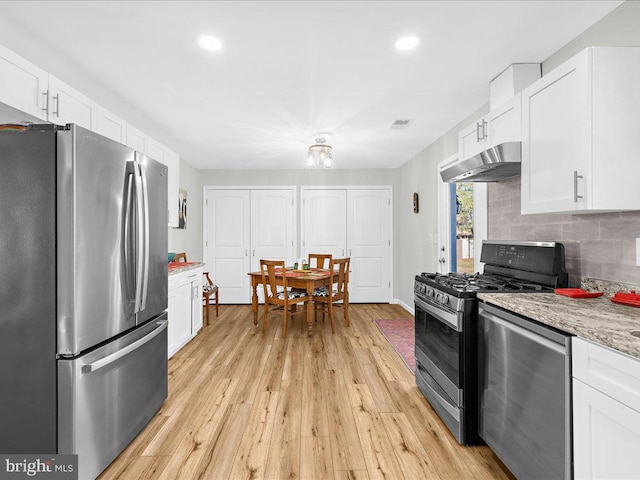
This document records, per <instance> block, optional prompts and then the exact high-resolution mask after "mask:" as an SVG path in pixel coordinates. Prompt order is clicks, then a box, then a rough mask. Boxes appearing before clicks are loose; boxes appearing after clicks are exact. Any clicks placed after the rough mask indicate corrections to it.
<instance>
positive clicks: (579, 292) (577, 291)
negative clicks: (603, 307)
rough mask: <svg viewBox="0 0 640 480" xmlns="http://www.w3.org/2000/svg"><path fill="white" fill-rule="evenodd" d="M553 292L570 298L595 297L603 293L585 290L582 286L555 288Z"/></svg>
mask: <svg viewBox="0 0 640 480" xmlns="http://www.w3.org/2000/svg"><path fill="white" fill-rule="evenodd" d="M554 292H556V293H557V294H558V295H564V296H565V297H571V298H595V297H601V296H602V295H603V294H604V292H587V291H586V290H583V289H582V288H556V289H555V290H554Z"/></svg>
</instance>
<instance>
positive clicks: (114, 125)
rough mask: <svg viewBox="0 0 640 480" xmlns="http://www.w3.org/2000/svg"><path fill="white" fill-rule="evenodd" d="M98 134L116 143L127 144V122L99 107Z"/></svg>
mask: <svg viewBox="0 0 640 480" xmlns="http://www.w3.org/2000/svg"><path fill="white" fill-rule="evenodd" d="M98 133H99V134H100V135H104V136H105V137H107V138H110V139H111V140H115V141H116V142H120V143H125V139H126V134H127V122H125V121H124V120H122V119H121V118H120V117H118V116H116V115H114V114H113V113H111V112H110V111H109V110H107V109H106V108H102V107H101V106H98Z"/></svg>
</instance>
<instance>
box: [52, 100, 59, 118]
mask: <svg viewBox="0 0 640 480" xmlns="http://www.w3.org/2000/svg"><path fill="white" fill-rule="evenodd" d="M53 98H55V99H56V110H55V112H53V114H54V115H55V116H56V117H58V118H60V94H58V95H54V96H53Z"/></svg>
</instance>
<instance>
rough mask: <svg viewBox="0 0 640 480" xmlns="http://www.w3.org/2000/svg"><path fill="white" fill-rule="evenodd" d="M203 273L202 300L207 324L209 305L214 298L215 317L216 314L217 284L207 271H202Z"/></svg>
mask: <svg viewBox="0 0 640 480" xmlns="http://www.w3.org/2000/svg"><path fill="white" fill-rule="evenodd" d="M203 275H204V279H203V282H202V300H203V301H204V306H205V313H206V315H207V325H209V305H210V303H211V300H215V302H216V317H217V316H218V286H217V285H216V284H215V283H213V281H212V280H211V277H210V276H209V272H203ZM211 297H213V298H211Z"/></svg>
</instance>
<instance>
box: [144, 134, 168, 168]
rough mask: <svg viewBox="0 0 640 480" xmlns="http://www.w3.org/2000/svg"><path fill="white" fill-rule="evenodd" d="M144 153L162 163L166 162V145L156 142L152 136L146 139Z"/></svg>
mask: <svg viewBox="0 0 640 480" xmlns="http://www.w3.org/2000/svg"><path fill="white" fill-rule="evenodd" d="M145 153H146V154H147V155H149V156H150V157H151V158H153V159H154V160H157V161H158V162H160V163H162V164H163V165H166V164H167V160H166V156H167V147H165V146H164V145H162V144H161V143H160V142H156V141H155V140H154V139H153V138H149V139H148V141H147V151H146V152H145Z"/></svg>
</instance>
